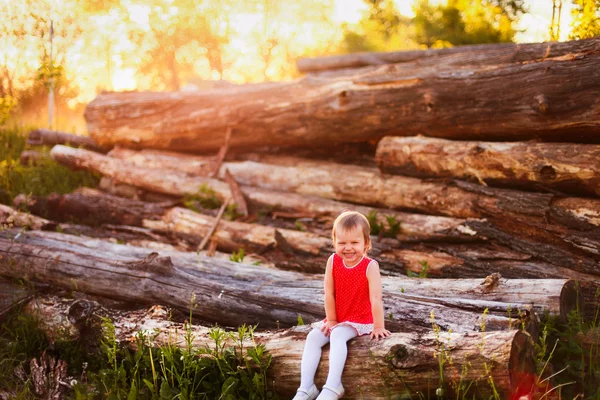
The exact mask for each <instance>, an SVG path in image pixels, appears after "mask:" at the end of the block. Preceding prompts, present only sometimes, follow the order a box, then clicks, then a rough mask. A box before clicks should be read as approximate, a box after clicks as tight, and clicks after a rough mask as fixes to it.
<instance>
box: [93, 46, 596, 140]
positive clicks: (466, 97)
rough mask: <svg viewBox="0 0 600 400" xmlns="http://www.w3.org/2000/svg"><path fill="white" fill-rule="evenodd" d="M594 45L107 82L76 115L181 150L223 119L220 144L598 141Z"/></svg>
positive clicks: (215, 133) (107, 136) (106, 130)
mask: <svg viewBox="0 0 600 400" xmlns="http://www.w3.org/2000/svg"><path fill="white" fill-rule="evenodd" d="M596 47H597V46H595V47H594V49H593V50H590V51H582V52H574V53H570V54H569V55H567V56H560V57H555V58H546V59H542V60H540V61H536V62H531V63H523V64H519V63H513V64H502V65H494V66H488V65H484V66H465V67H463V68H461V69H460V70H459V71H457V70H456V68H455V67H454V66H446V65H443V64H442V65H436V66H435V67H430V68H424V69H422V70H418V71H414V73H411V74H409V75H406V74H405V73H404V72H402V71H395V70H393V68H391V69H392V71H390V70H389V69H387V68H386V69H384V70H381V69H375V70H373V71H368V72H366V73H359V74H356V75H352V76H344V77H339V78H336V77H334V78H327V77H323V78H318V77H305V78H302V79H299V80H296V81H292V82H285V83H274V84H268V85H259V86H252V85H249V86H241V87H236V88H231V89H219V90H209V91H206V92H170V93H159V92H153V93H152V92H126V93H125V92H121V93H115V92H109V93H102V94H100V95H99V96H97V97H96V98H95V99H94V100H93V101H92V102H90V103H89V104H88V105H87V107H86V110H85V118H86V123H87V127H88V132H89V134H90V136H91V137H92V138H93V139H94V140H95V141H96V142H97V143H99V144H100V145H102V146H106V147H113V146H115V145H122V146H124V147H130V148H155V149H165V150H174V151H184V152H202V151H214V150H216V149H218V148H219V147H220V146H221V145H222V143H223V142H224V137H225V133H226V130H227V128H228V127H231V128H232V129H233V131H234V134H233V135H232V137H231V141H230V148H232V149H235V148H246V149H248V148H257V147H264V146H281V147H294V146H305V147H310V146H313V147H318V146H322V145H323V143H326V144H327V145H328V146H336V145H338V144H340V143H347V142H367V141H373V140H378V139H380V138H381V137H383V136H384V135H386V134H388V135H389V133H390V132H393V133H394V134H396V135H400V134H401V135H404V136H414V135H417V134H420V133H423V132H426V133H427V135H428V136H435V137H444V138H460V139H473V140H481V139H482V138H485V139H486V140H522V139H528V138H529V139H533V138H540V139H544V140H554V141H557V140H558V141H560V140H562V141H569V140H573V139H574V138H576V140H577V141H579V142H594V143H598V142H600V138H599V135H598V132H599V131H600V123H599V122H598V121H599V120H600V118H598V116H599V115H600V110H599V109H598V104H597V96H596V95H597V85H598V81H599V80H600V72H599V71H598V68H596V67H597V65H598V63H599V62H600V51H599V50H598V48H596ZM574 71H576V73H574ZM473 88H477V90H473ZM257 99H260V101H257ZM265 121H268V123H265Z"/></svg>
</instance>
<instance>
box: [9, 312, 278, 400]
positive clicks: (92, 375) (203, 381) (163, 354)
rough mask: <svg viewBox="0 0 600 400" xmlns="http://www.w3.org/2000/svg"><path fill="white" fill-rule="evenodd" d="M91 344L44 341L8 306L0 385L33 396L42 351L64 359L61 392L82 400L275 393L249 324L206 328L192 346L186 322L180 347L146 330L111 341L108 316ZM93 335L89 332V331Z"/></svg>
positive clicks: (228, 398)
mask: <svg viewBox="0 0 600 400" xmlns="http://www.w3.org/2000/svg"><path fill="white" fill-rule="evenodd" d="M96 325H98V326H97V330H98V332H99V333H100V334H99V335H97V337H98V342H97V343H89V340H88V342H87V343H86V344H85V345H83V344H82V343H80V342H79V341H61V340H57V341H54V342H51V341H50V340H48V338H47V337H46V335H45V334H44V332H43V331H42V330H41V329H40V328H39V321H38V319H37V318H36V317H34V316H30V315H28V314H23V313H21V310H15V312H14V313H13V314H12V315H11V316H10V317H9V318H8V319H7V320H6V321H5V322H4V323H3V324H2V326H0V343H1V344H2V346H0V391H7V392H11V393H13V396H14V398H19V399H20V398H22V399H34V398H35V396H34V395H33V389H34V388H33V386H32V383H31V381H30V379H21V378H18V377H17V376H16V375H15V373H14V371H15V369H17V368H22V369H23V371H24V373H25V375H26V376H27V377H30V370H29V361H30V360H31V359H33V358H37V359H39V358H40V357H42V355H43V354H45V355H46V356H50V357H53V358H54V359H56V360H63V361H65V362H66V363H67V366H68V374H69V382H70V383H71V384H73V386H72V388H71V389H70V390H69V391H68V393H67V397H66V398H70V399H76V400H84V399H85V400H87V399H90V400H91V399H127V400H129V399H148V400H155V399H184V400H187V399H224V400H234V399H277V398H278V395H277V394H276V393H275V392H274V391H273V390H272V388H271V387H270V386H269V383H268V381H267V370H268V368H269V366H270V364H271V356H270V355H269V354H268V353H267V352H266V351H265V349H264V347H263V346H261V345H256V344H255V342H254V336H253V335H254V328H253V327H248V326H245V325H244V326H241V327H239V328H238V330H237V331H233V332H226V331H224V330H223V329H220V328H218V327H215V328H212V329H211V330H210V333H209V336H210V339H211V340H212V345H210V346H206V347H197V348H195V347H194V346H193V345H192V342H193V340H194V338H193V336H192V333H191V329H188V328H189V325H186V329H185V340H186V343H185V346H184V347H183V348H179V347H175V346H172V345H164V346H160V347H152V346H151V345H150V343H151V342H152V339H153V337H152V335H150V336H145V335H143V334H138V336H137V338H136V345H135V346H134V348H132V347H129V346H126V345H122V344H121V343H118V342H117V340H116V335H115V327H114V326H113V325H112V323H111V321H110V320H108V319H104V320H102V322H101V324H96ZM92 337H93V335H92Z"/></svg>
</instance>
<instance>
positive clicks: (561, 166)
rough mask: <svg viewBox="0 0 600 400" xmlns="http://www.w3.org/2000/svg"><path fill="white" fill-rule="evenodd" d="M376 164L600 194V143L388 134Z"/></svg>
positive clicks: (404, 171)
mask: <svg viewBox="0 0 600 400" xmlns="http://www.w3.org/2000/svg"><path fill="white" fill-rule="evenodd" d="M377 164H378V165H379V168H380V169H381V170H382V171H383V172H385V173H390V174H397V175H406V176H414V177H418V178H432V177H435V178H460V179H470V180H473V181H476V182H481V183H484V184H485V183H489V184H491V185H492V186H494V185H501V186H509V187H513V188H514V187H524V188H528V189H536V190H540V189H541V190H546V191H547V190H560V191H563V192H566V193H579V194H585V195H590V194H591V195H593V196H598V195H600V177H598V175H597V173H596V172H597V171H598V170H600V146H598V145H585V144H574V143H531V142H514V143H492V142H463V141H451V140H444V139H434V138H426V137H409V138H402V137H391V136H388V137H385V138H383V139H382V140H381V141H380V142H379V144H378V146H377Z"/></svg>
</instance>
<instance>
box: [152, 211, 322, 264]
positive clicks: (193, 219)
mask: <svg viewBox="0 0 600 400" xmlns="http://www.w3.org/2000/svg"><path fill="white" fill-rule="evenodd" d="M215 223H216V221H215V218H214V217H210V216H207V215H203V214H199V213H196V212H193V211H190V210H187V209H184V208H179V207H175V208H173V209H171V210H169V211H168V212H167V213H166V214H165V215H164V217H163V219H162V220H161V221H153V220H147V221H144V223H143V225H144V227H146V228H150V229H152V230H153V231H158V232H169V233H177V234H183V235H184V237H190V236H192V237H195V238H196V241H197V242H200V240H202V239H203V238H204V237H205V236H206V235H208V234H209V232H210V230H211V228H212V227H213V226H214V225H215ZM212 238H213V239H214V240H215V241H216V242H217V249H219V250H222V251H227V252H237V251H238V250H239V249H244V250H245V252H246V253H248V252H254V253H258V254H260V255H262V256H266V257H267V259H269V260H270V261H272V262H274V263H275V265H277V266H279V267H283V268H285V269H294V270H299V271H301V272H308V273H321V272H323V270H324V268H325V264H326V262H327V257H328V256H329V255H330V254H331V253H332V248H331V240H330V239H328V238H326V237H323V236H319V235H315V234H313V233H309V232H301V231H293V230H290V229H278V228H273V227H270V226H263V225H256V224H246V223H243V222H235V221H223V220H221V221H220V222H219V225H218V226H217V229H216V230H215V232H214V233H213V235H212ZM273 251H276V252H277V254H275V255H270V254H269V255H268V254H267V253H273Z"/></svg>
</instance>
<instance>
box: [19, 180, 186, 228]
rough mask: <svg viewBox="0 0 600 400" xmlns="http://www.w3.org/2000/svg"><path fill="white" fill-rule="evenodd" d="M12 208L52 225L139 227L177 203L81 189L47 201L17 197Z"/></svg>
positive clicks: (39, 198)
mask: <svg viewBox="0 0 600 400" xmlns="http://www.w3.org/2000/svg"><path fill="white" fill-rule="evenodd" d="M13 203H14V205H15V207H17V208H19V209H24V208H25V209H27V210H28V211H30V212H32V213H34V214H36V215H39V216H44V217H47V218H50V219H52V220H54V221H59V222H66V221H77V222H78V223H83V224H87V225H101V224H117V225H134V226H141V225H142V221H144V220H156V219H160V217H161V216H162V215H163V214H165V212H166V211H167V209H168V208H170V207H173V206H174V205H175V204H176V202H170V203H166V202H165V203H148V202H143V201H139V200H131V199H126V198H122V197H117V196H112V195H110V194H106V193H103V192H101V191H99V190H96V189H92V188H86V187H82V188H79V189H77V190H75V191H74V192H73V193H67V194H56V193H52V194H50V195H49V196H47V197H42V196H26V195H19V196H17V197H15V199H14V201H13Z"/></svg>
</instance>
